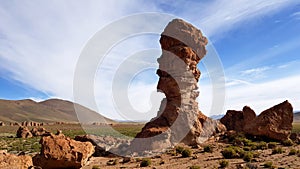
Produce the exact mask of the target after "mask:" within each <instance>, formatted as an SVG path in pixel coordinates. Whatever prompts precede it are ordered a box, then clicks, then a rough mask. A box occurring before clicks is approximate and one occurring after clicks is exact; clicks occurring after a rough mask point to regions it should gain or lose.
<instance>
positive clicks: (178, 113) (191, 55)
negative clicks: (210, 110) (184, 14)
mask: <svg viewBox="0 0 300 169" xmlns="http://www.w3.org/2000/svg"><path fill="white" fill-rule="evenodd" d="M207 42H208V41H207V39H206V38H205V37H204V36H203V35H202V33H201V31H200V30H198V29H197V28H195V27H194V26H193V25H191V24H189V23H187V22H185V21H183V20H181V19H174V20H173V21H171V22H170V23H169V24H168V25H167V27H166V28H165V30H164V32H163V33H162V35H161V38H160V44H161V48H162V50H163V51H162V55H161V57H160V58H159V59H158V63H159V69H158V70H157V74H158V76H159V82H158V85H157V89H158V91H160V92H163V93H164V94H165V95H166V98H165V99H163V100H162V102H161V106H160V110H159V112H158V113H157V117H156V118H154V119H152V120H151V121H150V122H148V123H147V124H146V125H145V127H144V128H143V129H142V131H141V132H140V133H138V134H137V136H136V139H135V140H134V141H133V142H132V145H137V144H139V143H136V142H138V140H141V139H139V138H149V139H147V141H146V140H143V145H147V146H149V147H148V148H149V149H160V148H161V147H168V146H170V145H172V144H173V143H179V142H182V143H185V144H187V145H195V144H198V143H200V142H201V141H202V139H200V137H201V133H203V130H204V129H203V124H204V122H206V121H207V119H208V118H207V117H206V116H205V115H204V114H202V113H201V112H200V111H199V110H198V103H197V101H196V98H197V97H198V95H199V92H198V91H197V89H198V87H197V82H198V80H199V77H200V71H199V69H198V68H197V64H198V63H199V61H200V60H201V59H202V58H203V57H204V55H205V54H206V49H205V45H206V44H207ZM209 124H213V125H215V126H214V127H216V123H209ZM214 127H213V128H214ZM207 133H209V132H207ZM154 136H155V137H154Z"/></svg>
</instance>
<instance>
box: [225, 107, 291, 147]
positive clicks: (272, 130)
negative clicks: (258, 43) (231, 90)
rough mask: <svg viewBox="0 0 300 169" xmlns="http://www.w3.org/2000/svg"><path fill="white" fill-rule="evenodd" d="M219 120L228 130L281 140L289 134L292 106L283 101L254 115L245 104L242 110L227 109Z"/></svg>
mask: <svg viewBox="0 0 300 169" xmlns="http://www.w3.org/2000/svg"><path fill="white" fill-rule="evenodd" d="M220 121H221V122H222V123H223V124H224V125H225V126H226V128H227V129H228V130H235V131H237V132H244V133H245V134H247V135H253V136H261V137H266V138H270V139H275V140H280V141H282V140H286V139H288V138H289V135H290V134H291V130H292V123H293V107H292V105H291V104H290V103H289V102H288V101H285V102H283V103H280V104H278V105H276V106H274V107H272V108H270V109H268V110H265V111H263V112H262V113H261V114H260V115H259V116H257V117H256V116H255V113H254V111H253V110H252V109H251V108H249V107H247V106H246V107H244V108H243V111H234V110H229V111H227V113H226V115H225V116H224V117H223V118H222V119H221V120H220Z"/></svg>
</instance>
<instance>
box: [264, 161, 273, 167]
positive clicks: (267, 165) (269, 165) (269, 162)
mask: <svg viewBox="0 0 300 169" xmlns="http://www.w3.org/2000/svg"><path fill="white" fill-rule="evenodd" d="M264 167H265V168H274V166H273V162H271V161H268V162H266V163H264Z"/></svg>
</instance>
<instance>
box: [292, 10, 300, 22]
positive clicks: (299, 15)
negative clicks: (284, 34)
mask: <svg viewBox="0 0 300 169" xmlns="http://www.w3.org/2000/svg"><path fill="white" fill-rule="evenodd" d="M290 16H291V17H292V18H294V19H297V20H299V19H300V11H299V12H295V13H293V14H291V15H290Z"/></svg>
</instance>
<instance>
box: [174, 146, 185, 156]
mask: <svg viewBox="0 0 300 169" xmlns="http://www.w3.org/2000/svg"><path fill="white" fill-rule="evenodd" d="M175 150H176V153H179V154H181V153H182V152H183V150H184V147H181V146H177V147H175Z"/></svg>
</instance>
